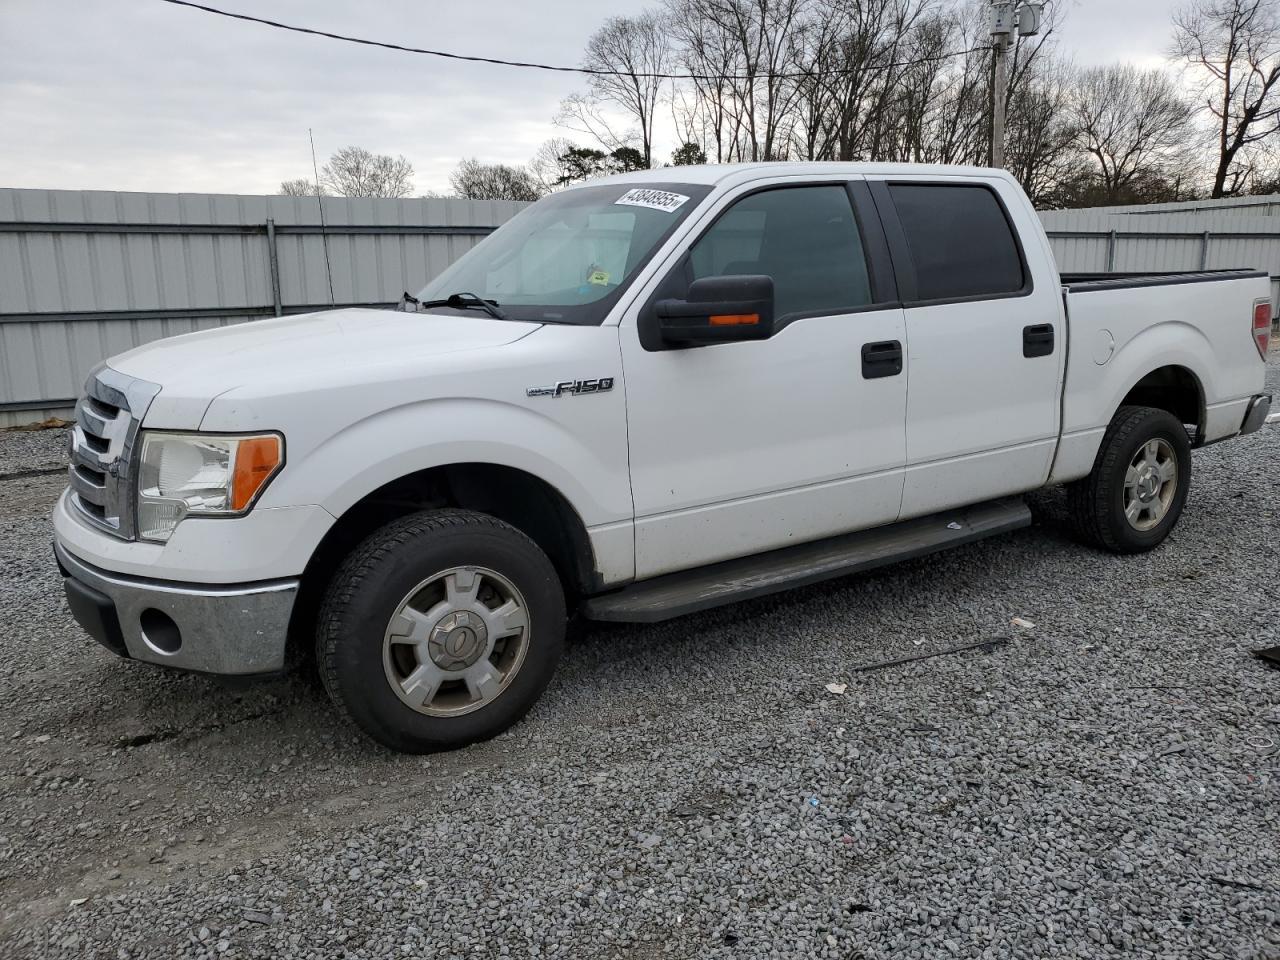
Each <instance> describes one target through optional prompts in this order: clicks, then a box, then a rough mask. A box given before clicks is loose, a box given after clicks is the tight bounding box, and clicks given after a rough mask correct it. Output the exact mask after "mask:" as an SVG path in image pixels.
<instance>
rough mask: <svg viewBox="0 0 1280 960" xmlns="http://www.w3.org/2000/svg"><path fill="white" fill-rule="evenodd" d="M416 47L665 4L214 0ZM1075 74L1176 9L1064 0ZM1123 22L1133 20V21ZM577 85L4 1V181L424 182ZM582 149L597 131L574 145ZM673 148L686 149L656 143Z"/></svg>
mask: <svg viewBox="0 0 1280 960" xmlns="http://www.w3.org/2000/svg"><path fill="white" fill-rule="evenodd" d="M207 2H210V3H211V5H213V6H220V7H223V8H225V9H230V10H239V11H242V12H249V13H254V14H257V15H259V16H264V17H268V18H271V19H276V20H282V21H284V22H286V23H297V24H300V25H307V26H312V27H315V28H318V29H325V30H331V31H333V32H337V33H348V34H353V35H356V36H362V37H369V38H373V39H379V40H389V41H393V42H402V43H405V44H408V45H411V46H422V47H432V48H438V49H447V50H452V51H457V52H461V53H481V54H483V55H487V56H494V57H501V58H506V59H516V60H534V61H541V62H549V63H557V64H576V63H577V62H578V59H579V57H580V55H581V52H582V49H583V46H584V44H585V42H586V40H587V37H588V36H589V35H590V34H591V32H592V31H593V30H594V29H595V27H596V26H598V25H599V23H600V21H601V20H602V19H603V17H604V16H606V15H607V14H609V13H628V12H634V11H638V10H640V9H642V8H644V7H646V6H649V5H651V0H609V2H607V3H603V4H602V3H600V2H599V0H461V2H460V0H365V2H360V3H345V2H337V0H207ZM1066 2H1067V3H1068V4H1069V9H1068V11H1067V15H1066V24H1065V27H1064V29H1063V30H1062V35H1061V41H1060V46H1061V49H1062V50H1063V52H1065V53H1067V54H1069V55H1071V56H1072V57H1074V58H1075V60H1076V61H1077V62H1079V63H1083V64H1095V63H1107V62H1112V61H1118V60H1127V61H1131V62H1135V63H1138V64H1140V65H1144V66H1146V65H1152V64H1154V63H1157V62H1159V60H1160V58H1161V55H1162V53H1163V51H1164V49H1165V47H1166V45H1167V43H1168V39H1169V23H1170V16H1171V12H1172V9H1173V7H1174V6H1175V5H1176V4H1175V2H1173V0H1125V2H1123V3H1122V2H1119V0H1074V2H1073V0H1066ZM1120 11H1123V13H1121V12H1120ZM582 87H583V83H582V78H581V77H578V76H574V75H571V74H569V75H566V74H552V73H545V72H541V71H532V70H517V69H513V68H507V67H497V66H487V65H480V64H468V63H459V62H456V61H447V60H439V59H436V58H432V57H423V56H417V55H412V54H404V53H394V52H391V51H387V50H379V49H370V48H364V47H359V46H355V45H353V44H346V43H339V42H336V41H333V40H326V39H322V38H318V37H308V36H302V35H298V34H292V33H286V32H284V31H281V30H273V29H270V28H267V27H263V26H259V25H256V24H250V23H242V22H238V21H232V20H227V19H224V18H220V17H215V16H212V15H210V14H206V13H202V12H199V11H195V10H190V9H185V8H181V7H175V6H172V5H170V4H167V3H162V2H159V0H0V187H53V188H65V189H103V190H155V191H194V192H223V193H272V192H274V191H275V189H276V187H277V186H278V184H279V183H280V181H281V180H284V179H288V178H292V177H307V176H310V175H311V158H310V153H309V146H308V143H307V128H308V127H311V128H313V129H314V131H315V141H316V152H317V154H318V155H319V158H320V162H321V163H322V164H323V163H324V158H325V157H327V156H328V155H329V154H330V153H331V152H332V151H333V150H336V149H337V148H339V147H342V146H345V145H347V144H359V145H360V146H363V147H367V148H368V149H370V150H373V151H375V152H385V153H393V154H404V155H405V156H406V157H408V158H409V160H410V161H411V162H412V163H413V165H414V167H415V168H416V170H417V175H416V177H415V181H414V182H415V185H416V187H417V189H418V190H419V191H426V190H443V189H444V188H445V187H446V185H447V182H448V175H449V171H450V170H452V168H453V167H454V165H455V164H456V163H457V162H458V160H459V158H461V157H467V156H475V157H479V158H480V159H482V160H488V161H502V162H507V163H523V162H525V161H526V160H528V158H529V156H530V155H531V154H532V153H533V151H534V150H535V149H536V148H537V147H538V145H539V144H540V143H542V142H543V141H544V140H546V139H548V138H549V137H552V136H557V135H561V136H563V135H565V134H566V131H564V130H561V129H559V128H557V127H555V126H554V125H553V123H552V118H553V116H554V115H555V112H556V107H557V104H558V103H559V101H560V98H562V97H563V96H565V95H567V94H569V93H572V92H573V91H575V90H578V89H581V88H582ZM579 139H582V138H581V137H579ZM658 146H659V152H660V155H663V156H666V155H668V154H669V153H670V150H671V147H672V144H670V143H669V142H660V143H659V145H658Z"/></svg>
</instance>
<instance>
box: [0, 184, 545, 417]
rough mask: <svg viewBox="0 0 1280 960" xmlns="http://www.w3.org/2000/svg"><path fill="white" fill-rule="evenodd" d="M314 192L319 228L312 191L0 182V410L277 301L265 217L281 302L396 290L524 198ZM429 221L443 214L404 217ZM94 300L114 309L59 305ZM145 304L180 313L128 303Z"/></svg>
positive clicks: (72, 390)
mask: <svg viewBox="0 0 1280 960" xmlns="http://www.w3.org/2000/svg"><path fill="white" fill-rule="evenodd" d="M321 203H323V214H324V220H325V222H326V224H327V226H328V227H329V228H330V230H329V231H328V234H327V236H322V235H321V234H320V232H319V227H320V218H321V210H320V206H319V204H318V203H317V201H316V199H315V198H313V197H254V196H232V195H214V194H149V193H113V192H108V191H96V190H84V191H76V190H17V189H0V412H3V409H2V408H3V407H4V406H5V405H9V406H14V405H30V404H34V403H42V402H46V401H47V402H51V403H53V404H54V405H55V406H56V404H57V402H59V401H65V400H67V399H69V398H72V397H75V396H76V395H77V394H78V393H79V391H80V387H81V385H82V383H83V380H84V377H85V375H86V373H87V372H88V371H89V369H91V368H92V367H93V366H94V365H95V364H96V363H98V362H99V361H100V360H102V359H103V358H105V357H108V356H112V355H113V354H116V353H120V352H122V351H124V350H128V349H131V348H132V347H135V346H138V345H140V344H143V343H147V342H149V341H151V340H156V339H159V338H161V337H168V336H174V335H176V334H180V333H187V332H190V331H192V330H200V329H206V328H208V327H213V326H222V325H226V324H230V323H241V322H245V321H248V320H253V319H257V318H259V317H261V316H264V315H270V314H271V313H273V312H274V311H273V292H272V276H271V257H270V251H269V240H268V236H267V231H266V223H267V220H268V219H271V220H273V221H274V223H275V225H276V227H277V228H279V232H278V233H277V234H276V238H275V239H276V254H277V256H276V262H277V264H278V267H277V270H278V283H279V289H280V302H281V307H282V308H283V309H284V310H285V311H290V310H296V309H297V308H301V307H314V308H323V307H324V306H327V305H328V304H330V303H331V302H332V303H338V304H342V303H388V302H392V301H394V300H397V299H399V297H400V294H401V293H402V292H404V291H405V290H417V289H418V288H420V287H421V286H422V285H423V284H424V283H426V282H427V281H428V280H429V279H431V278H432V277H434V276H436V275H437V274H439V273H440V271H442V270H443V269H444V268H445V267H446V266H448V265H449V264H450V263H452V262H453V261H454V260H456V259H457V258H458V257H460V256H461V255H462V254H463V253H465V252H466V251H467V250H470V249H471V247H473V246H474V245H475V244H476V243H477V242H478V241H479V240H481V239H482V238H483V236H484V233H485V232H486V231H487V230H488V229H491V228H493V227H496V226H498V225H500V224H501V223H503V222H504V221H506V220H507V219H509V218H510V217H512V216H514V215H515V214H516V213H517V212H518V211H519V210H520V209H521V208H523V207H524V206H525V204H522V203H515V202H509V201H491V200H434V199H433V200H425V199H423V200H383V199H350V198H343V197H325V198H324V199H323V200H322V201H321ZM44 224H48V225H49V227H48V229H42V225H44ZM423 227H438V228H446V229H444V230H442V231H438V232H432V233H430V234H424V233H423V232H422V231H421V230H420V229H419V230H416V231H415V229H414V228H423ZM116 228H118V229H116ZM362 228H377V230H376V231H374V230H370V229H362ZM454 228H456V230H455V229H454ZM467 228H470V229H467ZM477 228H481V229H477ZM326 246H327V248H328V260H329V264H330V267H331V269H332V275H333V287H332V300H331V299H330V283H329V270H327V269H326V265H325V259H326V257H325V254H326ZM188 310H189V311H192V314H193V315H191V316H183V315H182V312H183V311H188ZM102 311H122V314H121V315H120V316H118V317H99V316H95V317H91V318H88V317H83V316H81V317H75V316H65V315H66V314H98V313H100V312H102ZM139 311H171V312H174V313H175V315H173V316H165V317H160V318H154V317H143V316H130V312H139ZM210 313H216V314H217V315H213V316H210V315H208V314H210ZM33 315H35V316H33ZM40 412H41V413H43V412H44V410H41V411H40ZM20 416H21V414H20V413H19V412H17V411H10V412H8V413H6V415H5V419H6V420H7V421H9V422H12V421H13V420H14V418H17V417H20ZM34 417H35V414H34V413H32V414H31V418H32V419H34ZM19 422H20V421H19Z"/></svg>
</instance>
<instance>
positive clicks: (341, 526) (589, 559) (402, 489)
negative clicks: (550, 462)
mask: <svg viewBox="0 0 1280 960" xmlns="http://www.w3.org/2000/svg"><path fill="white" fill-rule="evenodd" d="M433 507H457V508H461V509H466V510H475V511H477V512H480V513H485V514H488V515H490V516H493V517H497V518H498V519H499V520H502V521H504V522H505V523H509V524H511V526H513V527H515V528H516V529H517V530H519V531H520V532H521V533H523V534H525V536H527V537H529V539H531V540H532V541H533V542H534V543H536V544H537V545H538V547H539V548H540V549H541V550H542V551H543V552H544V553H546V554H547V556H548V557H549V558H550V560H551V563H552V565H553V566H554V567H555V569H556V573H557V574H558V575H559V577H560V581H561V585H562V586H563V587H564V591H565V595H566V602H568V603H569V605H570V606H571V607H572V600H573V598H576V597H580V596H583V595H586V594H589V593H592V592H598V591H599V590H600V589H601V588H602V586H603V576H602V573H601V571H600V569H599V564H598V563H597V558H596V552H595V549H594V548H593V546H592V542H591V537H590V535H589V534H588V532H587V526H586V524H585V522H584V521H583V519H582V517H581V516H580V515H579V513H578V511H577V510H576V509H575V508H574V506H573V504H572V503H570V501H569V499H568V498H567V497H566V496H565V495H564V494H563V493H562V492H561V491H560V490H558V489H557V488H556V487H555V486H554V485H552V484H551V483H549V482H548V481H546V480H545V479H543V478H541V477H539V476H536V475H535V474H533V473H530V472H528V471H526V470H523V469H521V468H519V467H512V466H508V465H505V464H500V463H491V462H484V461H473V462H463V463H448V464H441V465H439V466H433V467H427V468H424V469H421V470H415V471H413V472H411V473H408V474H405V475H404V476H401V477H397V478H396V479H394V480H391V481H389V482H386V483H383V484H382V485H381V486H379V487H377V488H375V489H373V490H371V491H369V492H368V493H366V494H365V495H364V496H363V497H361V498H360V499H358V500H356V501H355V502H354V503H352V504H351V505H350V506H349V507H348V508H347V509H346V510H344V511H343V512H342V513H341V514H340V515H339V516H338V517H337V519H336V521H335V522H334V523H333V525H332V526H331V527H330V528H329V530H328V531H327V532H326V533H325V535H324V536H323V537H322V538H321V540H320V542H319V544H318V545H317V546H316V548H315V550H314V551H312V554H311V558H310V560H309V561H308V563H307V566H306V569H305V570H304V571H303V574H302V578H301V584H300V587H299V594H298V601H297V603H296V604H295V606H294V614H293V619H292V621H291V623H290V628H289V643H290V646H291V647H292V648H293V649H294V650H295V651H297V652H303V651H305V650H306V649H308V648H309V646H310V643H311V638H312V636H313V634H314V628H315V613H316V610H317V609H318V607H319V603H320V599H321V597H322V596H323V594H324V591H325V589H326V588H327V587H328V584H329V582H330V580H331V579H332V577H333V575H334V573H335V572H336V571H337V569H338V567H339V566H340V565H341V564H342V561H343V559H345V558H346V557H347V556H348V555H349V554H350V553H351V551H352V550H353V549H354V548H355V547H356V546H357V545H358V544H359V543H360V542H361V541H363V540H364V539H365V538H366V537H368V536H369V534H371V533H372V532H373V531H374V530H377V529H378V528H379V527H381V526H384V525H385V524H387V523H390V522H391V521H392V520H395V519H398V518H399V517H403V516H406V515H408V514H411V513H416V512H418V511H421V510H428V509H431V508H433Z"/></svg>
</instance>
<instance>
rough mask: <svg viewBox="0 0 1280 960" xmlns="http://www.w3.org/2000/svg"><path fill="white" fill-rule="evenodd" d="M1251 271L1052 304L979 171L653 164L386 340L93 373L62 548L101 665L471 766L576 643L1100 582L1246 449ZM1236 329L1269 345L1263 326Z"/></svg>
mask: <svg viewBox="0 0 1280 960" xmlns="http://www.w3.org/2000/svg"><path fill="white" fill-rule="evenodd" d="M1269 293H1270V291H1269V281H1268V280H1267V279H1266V277H1265V274H1261V273H1258V272H1256V271H1251V270H1237V271H1217V272H1198V273H1195V274H1179V275H1161V276H1156V275H1152V276H1147V275H1124V276H1114V275H1112V276H1099V277H1068V278H1064V277H1061V276H1060V275H1059V274H1058V271H1057V269H1056V266H1055V264H1054V260H1053V255H1052V250H1051V249H1050V247H1049V243H1048V240H1047V238H1046V237H1045V235H1044V232H1043V230H1042V229H1041V227H1040V223H1039V220H1038V217H1037V216H1036V213H1035V211H1034V210H1033V209H1032V207H1031V205H1030V203H1029V202H1028V201H1027V199H1026V197H1025V195H1024V194H1023V193H1022V191H1021V189H1020V188H1019V186H1018V184H1017V183H1016V181H1015V180H1013V178H1011V177H1010V176H1009V175H1008V174H1007V173H1005V172H1003V171H999V170H987V169H979V168H948V167H932V166H922V165H880V164H877V165H871V164H838V163H771V164H744V165H729V166H708V167H680V168H667V169H663V170H654V171H644V172H641V173H637V174H628V175H623V176H620V177H613V178H606V179H603V180H598V181H592V182H589V183H587V184H583V185H580V186H576V187H573V188H569V189H566V190H563V191H561V192H559V193H556V194H553V195H551V196H549V197H547V198H544V199H543V200H541V201H539V202H537V203H535V204H533V205H531V206H530V207H528V208H527V209H525V210H524V211H522V212H521V213H520V214H519V215H517V216H516V217H515V218H513V219H512V220H511V221H509V222H508V223H506V224H505V225H503V226H502V227H501V228H499V229H498V230H497V231H496V232H495V233H494V234H492V235H491V236H489V237H487V238H486V239H485V240H484V241H483V242H482V243H480V244H479V245H477V246H476V247H475V248H474V249H473V250H472V251H470V252H469V253H467V254H466V255H465V256H464V257H463V258H461V259H460V260H459V261H457V262H456V263H455V264H453V265H452V266H451V267H449V268H448V269H447V270H445V271H444V272H443V273H442V274H441V275H440V276H438V277H437V278H435V279H434V280H432V281H431V282H430V283H429V284H427V286H426V287H425V288H424V289H423V290H422V291H420V292H419V293H418V294H417V295H416V296H408V295H406V297H405V299H404V301H403V303H402V304H401V309H399V310H394V311H390V310H383V311H379V310H363V309H346V310H335V311H328V312H324V313H318V314H312V315H307V316H295V317H286V318H278V319H273V320H264V321H259V322H255V323H251V324H245V325H242V326H238V327H234V328H227V329H221V330H214V331H206V332H202V333H196V334H190V335H187V336H183V337H177V338H173V339H171V340H165V341H160V342H157V343H153V344H149V345H147V346H144V347H141V348H138V349H137V350H134V351H131V352H129V353H126V354H123V355H121V356H119V357H116V358H112V359H111V360H109V361H108V362H107V363H106V364H104V365H103V366H101V367H100V368H98V369H97V370H96V371H95V372H94V373H93V374H91V375H90V377H89V380H88V382H87V384H86V389H85V396H84V397H83V398H82V399H81V401H80V403H79V405H78V407H77V412H76V425H75V428H74V431H73V439H72V450H71V466H70V486H69V488H68V490H67V491H66V493H65V494H64V495H63V497H62V498H61V500H60V501H59V503H58V506H57V508H56V511H55V515H54V525H55V538H56V544H55V549H56V552H57V555H58V558H59V563H60V565H61V567H62V571H63V573H64V576H65V580H66V586H67V593H68V598H69V602H70V605H71V608H72V610H73V612H74V613H75V615H76V617H77V619H78V620H79V621H80V622H81V623H82V624H83V625H84V626H85V628H86V629H87V630H88V632H90V633H91V634H92V635H93V636H95V637H96V638H97V639H99V640H100V641H101V642H102V643H104V644H105V645H106V646H108V647H110V648H111V649H112V650H114V651H115V652H116V653H118V654H120V655H121V656H125V657H128V658H130V659H134V660H139V661H145V662H148V663H153V664H160V665H164V666H170V667H175V668H180V669H187V670H199V671H205V672H210V673H218V674H263V673H271V672H274V671H278V670H280V669H282V668H283V667H284V666H285V665H286V662H287V661H289V660H291V659H292V656H291V655H292V654H293V653H295V652H300V651H309V650H314V651H315V655H316V661H317V664H318V667H319V670H320V673H321V676H322V678H323V679H324V682H325V684H326V686H327V688H328V690H329V692H330V693H331V695H332V697H333V699H334V702H335V704H336V705H337V706H338V708H339V709H341V710H342V711H344V712H345V713H346V714H347V715H348V716H350V717H351V719H352V720H354V721H355V722H356V723H357V724H358V725H359V726H360V727H361V728H362V729H363V730H365V732H367V733H368V734H370V735H371V736H372V737H374V738H375V739H376V740H378V741H380V742H382V743H384V744H386V745H388V746H390V747H392V748H394V749H399V750H407V751H422V750H431V749H439V748H442V747H452V746H458V745H461V744H465V743H469V742H473V741H475V740H478V739H483V738H485V737H489V736H492V735H494V734H496V733H497V732H500V731H501V730H503V729H506V728H507V727H508V726H510V725H511V724H512V723H514V722H516V721H517V720H518V719H519V717H520V716H522V715H523V713H524V712H525V711H526V710H527V709H528V708H529V706H531V705H532V703H533V702H534V701H535V700H536V699H537V697H538V695H539V694H540V693H541V691H542V690H543V689H544V688H545V686H546V684H547V683H548V682H549V681H550V679H551V676H552V674H553V672H554V669H555V664H556V661H557V660H558V658H559V656H560V652H561V648H562V644H563V636H564V629H565V622H566V619H567V618H568V617H569V616H573V615H581V616H585V617H590V618H596V619H611V620H632V621H647V620H656V619H663V618H666V617H671V616H678V615H681V614H684V613H688V612H692V611H694V610H698V609H704V608H706V607H708V606H712V605H715V604H718V603H727V602H733V601H737V600H742V599H746V598H749V597H752V596H759V595H761V594H762V593H768V592H773V591H776V590H782V589H786V588H788V587H792V586H796V585H799V584H802V583H811V582H814V581H815V580H820V579H824V578H828V577H834V576H841V575H846V574H849V573H853V572H857V571H860V570H865V569H869V568H871V567H874V566H877V565H880V564H882V563H888V562H892V561H893V560H896V559H900V558H902V557H906V556H918V555H920V554H921V553H927V552H931V551H933V550H939V549H943V548H946V547H948V546H955V545H959V544H962V543H965V542H968V541H970V540H973V539H976V538H978V537H981V536H989V535H993V534H997V533H1004V532H1008V531H1011V530H1014V529H1016V528H1017V527H1019V526H1022V525H1025V524H1026V523H1028V522H1029V518H1030V514H1029V511H1028V509H1027V507H1026V505H1025V503H1023V502H1022V499H1021V495H1022V494H1024V493H1027V492H1029V491H1032V490H1035V489H1037V488H1040V487H1043V486H1045V485H1048V484H1067V485H1068V488H1069V491H1070V502H1071V504H1072V513H1073V517H1074V518H1075V521H1076V525H1077V529H1078V531H1079V532H1080V535H1081V536H1082V537H1083V538H1085V539H1086V540H1088V541H1089V542H1092V543H1094V544H1096V545H1098V546H1100V547H1102V548H1105V549H1110V550H1114V551H1118V552H1136V551H1141V550H1148V549H1152V548H1154V547H1155V546H1157V545H1158V544H1159V543H1161V542H1162V541H1163V540H1164V539H1165V538H1166V537H1167V536H1168V534H1169V532H1170V531H1171V530H1172V528H1173V526H1174V524H1176V522H1177V518H1178V516H1179V514H1180V512H1181V510H1182V505H1183V503H1184V501H1185V498H1186V494H1187V490H1188V488H1189V485H1190V480H1191V450H1192V448H1193V447H1195V446H1198V445H1203V444H1206V443H1213V442H1217V441H1220V440H1224V439H1228V438H1230V437H1234V436H1237V435H1240V434H1243V433H1248V432H1250V431H1252V430H1256V429H1257V428H1258V427H1259V426H1260V425H1261V424H1262V422H1263V420H1264V419H1265V416H1266V414H1267V411H1268V409H1269V403H1270V399H1269V398H1268V397H1266V396H1264V395H1262V393H1261V389H1262V385H1263V379H1264V366H1265V352H1266V343H1267V337H1268V336H1269V331H1270V323H1271V303H1270V299H1269ZM1264 327H1265V329H1264Z"/></svg>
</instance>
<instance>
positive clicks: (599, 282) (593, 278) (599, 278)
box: [587, 270, 609, 287]
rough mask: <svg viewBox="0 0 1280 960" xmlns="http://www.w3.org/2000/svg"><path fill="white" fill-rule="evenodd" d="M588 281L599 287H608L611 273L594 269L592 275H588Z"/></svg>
mask: <svg viewBox="0 0 1280 960" xmlns="http://www.w3.org/2000/svg"><path fill="white" fill-rule="evenodd" d="M587 283H590V284H594V285H595V286H597V287H607V286H608V285H609V274H608V273H607V272H606V271H604V270H592V271H591V275H590V276H589V277H587Z"/></svg>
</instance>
